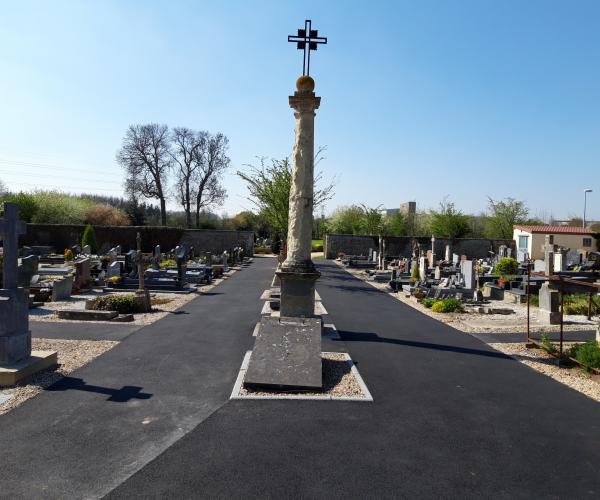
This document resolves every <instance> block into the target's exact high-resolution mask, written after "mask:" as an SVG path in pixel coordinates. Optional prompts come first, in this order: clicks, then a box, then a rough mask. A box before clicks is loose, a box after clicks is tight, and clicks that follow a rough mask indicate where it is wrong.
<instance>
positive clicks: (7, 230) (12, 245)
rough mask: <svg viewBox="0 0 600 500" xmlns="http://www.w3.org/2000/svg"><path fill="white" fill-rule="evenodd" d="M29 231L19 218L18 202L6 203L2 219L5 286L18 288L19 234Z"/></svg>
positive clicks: (0, 233) (8, 288)
mask: <svg viewBox="0 0 600 500" xmlns="http://www.w3.org/2000/svg"><path fill="white" fill-rule="evenodd" d="M26 232H27V224H26V223H25V222H23V221H20V220H19V206H18V205H17V204H16V203H4V218H3V219H0V238H2V245H3V260H4V262H3V267H2V271H3V276H4V288H5V289H7V290H11V289H15V288H17V274H18V270H17V268H18V265H19V235H21V234H25V233H26Z"/></svg>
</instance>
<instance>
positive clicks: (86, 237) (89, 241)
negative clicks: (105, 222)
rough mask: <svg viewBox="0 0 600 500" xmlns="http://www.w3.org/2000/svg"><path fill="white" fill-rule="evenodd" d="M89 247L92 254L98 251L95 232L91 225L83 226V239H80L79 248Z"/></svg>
mask: <svg viewBox="0 0 600 500" xmlns="http://www.w3.org/2000/svg"><path fill="white" fill-rule="evenodd" d="M86 245H89V246H90V248H91V249H92V253H96V252H97V251H98V242H97V241H96V231H94V228H93V227H92V225H91V224H88V225H87V226H85V229H84V230H83V238H81V248H83V247H84V246H86Z"/></svg>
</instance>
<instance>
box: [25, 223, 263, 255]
mask: <svg viewBox="0 0 600 500" xmlns="http://www.w3.org/2000/svg"><path fill="white" fill-rule="evenodd" d="M84 229H85V226H84V225H76V224H27V234H24V235H22V236H20V237H19V244H20V245H21V246H22V245H27V246H33V245H36V246H37V245H42V246H51V247H53V248H54V249H55V250H56V251H57V252H62V251H63V250H64V249H65V248H69V247H71V246H73V245H76V244H81V237H82V236H83V230H84ZM94 230H95V231H96V240H97V242H98V246H99V248H100V250H101V251H106V250H108V249H110V248H111V247H114V246H116V245H121V246H122V248H123V251H127V250H130V249H134V248H136V247H137V245H136V240H135V238H136V235H137V233H138V232H140V233H141V235H142V249H143V251H144V252H151V251H152V250H153V249H154V246H155V245H160V246H161V249H162V251H163V252H167V251H169V250H171V249H172V248H175V247H176V246H177V245H179V244H180V243H185V244H187V245H188V246H193V247H194V248H195V249H196V251H197V252H202V251H205V252H212V253H221V252H223V251H224V250H230V249H231V248H233V247H235V246H242V247H244V248H245V250H246V252H245V253H246V255H247V256H248V257H250V256H252V255H253V252H254V233H253V232H252V231H218V230H213V229H181V228H177V227H161V226H94Z"/></svg>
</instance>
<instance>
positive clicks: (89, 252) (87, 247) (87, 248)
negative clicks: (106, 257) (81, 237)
mask: <svg viewBox="0 0 600 500" xmlns="http://www.w3.org/2000/svg"><path fill="white" fill-rule="evenodd" d="M81 253H83V254H85V255H92V247H91V246H90V245H83V249H82V250H81Z"/></svg>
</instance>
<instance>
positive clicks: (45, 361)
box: [0, 351, 58, 386]
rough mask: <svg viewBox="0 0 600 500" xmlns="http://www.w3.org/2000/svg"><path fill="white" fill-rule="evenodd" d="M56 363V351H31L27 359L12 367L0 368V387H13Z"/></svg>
mask: <svg viewBox="0 0 600 500" xmlns="http://www.w3.org/2000/svg"><path fill="white" fill-rule="evenodd" d="M57 362H58V355H57V353H56V351H31V356H30V357H28V358H25V359H23V360H21V361H19V362H17V363H14V364H12V365H4V366H0V386H12V385H15V384H16V383H17V382H18V381H19V380H22V379H24V378H25V377H28V376H29V375H33V374H34V373H37V372H39V371H42V370H46V369H48V368H52V367H53V366H55V365H56V364H57Z"/></svg>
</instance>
